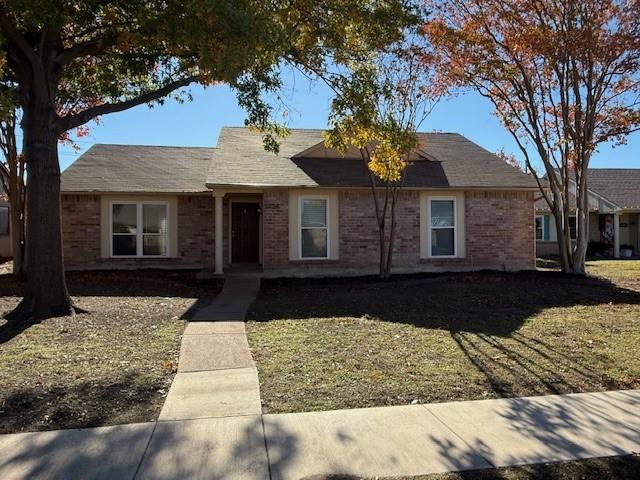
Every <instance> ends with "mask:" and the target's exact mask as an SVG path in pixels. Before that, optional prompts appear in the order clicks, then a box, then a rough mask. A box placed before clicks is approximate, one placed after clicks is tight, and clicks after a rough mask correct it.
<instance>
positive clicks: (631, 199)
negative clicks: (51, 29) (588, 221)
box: [536, 168, 640, 212]
mask: <svg viewBox="0 0 640 480" xmlns="http://www.w3.org/2000/svg"><path fill="white" fill-rule="evenodd" d="M545 181H546V180H545ZM587 184H588V191H589V209H590V210H593V211H600V212H614V211H615V210H618V209H634V210H635V209H640V168H590V169H589V174H588V177H587ZM573 185H574V182H573V181H571V183H570V190H571V191H572V192H575V189H574V188H573ZM575 208H576V199H575V196H574V195H572V196H571V197H569V209H570V210H575ZM536 210H545V211H546V210H549V206H548V205H547V203H546V201H545V200H544V198H542V197H541V198H539V199H538V200H537V201H536Z"/></svg>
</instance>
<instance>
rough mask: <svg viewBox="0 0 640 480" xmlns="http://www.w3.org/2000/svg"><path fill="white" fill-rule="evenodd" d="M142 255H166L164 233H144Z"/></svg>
mask: <svg viewBox="0 0 640 480" xmlns="http://www.w3.org/2000/svg"><path fill="white" fill-rule="evenodd" d="M142 254H143V255H166V254H167V237H165V236H164V235H144V238H143V242H142Z"/></svg>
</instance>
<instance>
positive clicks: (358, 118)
mask: <svg viewBox="0 0 640 480" xmlns="http://www.w3.org/2000/svg"><path fill="white" fill-rule="evenodd" d="M423 55H424V51H423V50H422V48H420V47H418V46H416V45H409V46H407V45H404V44H403V45H399V46H397V47H396V48H394V49H393V50H392V51H389V52H386V53H385V52H382V53H379V54H377V55H375V56H374V57H373V58H371V59H370V60H369V61H368V62H358V63H357V64H349V65H347V71H346V73H345V72H342V73H339V74H338V73H337V74H335V75H334V76H332V77H331V78H330V80H329V84H330V85H331V86H332V87H333V88H334V90H335V91H336V93H337V95H336V97H335V98H334V100H333V101H332V104H331V107H332V110H331V116H330V119H329V121H330V129H329V130H328V131H327V132H325V134H324V136H325V144H326V145H327V146H328V147H330V148H335V149H337V150H338V152H340V153H341V154H343V155H344V154H345V153H346V152H347V150H348V149H349V148H356V149H357V150H358V152H359V155H360V157H361V159H362V161H363V163H364V166H365V169H366V171H367V173H368V176H369V185H370V187H371V194H372V198H373V205H374V210H375V217H376V222H377V226H378V236H379V275H380V277H381V278H388V277H389V275H390V274H391V268H392V264H393V249H394V242H395V236H396V228H397V223H398V222H397V218H396V214H397V206H398V202H399V200H400V194H401V191H402V187H403V185H404V183H405V177H406V174H407V166H408V165H409V163H410V157H411V155H412V153H414V152H415V151H416V149H417V148H418V146H419V142H418V135H417V133H416V130H417V129H418V127H419V126H420V125H421V123H422V122H423V121H424V119H425V118H426V117H427V115H428V114H429V113H430V112H431V110H432V108H433V106H434V105H435V102H436V101H437V98H439V95H440V93H438V92H436V90H435V89H434V88H433V87H432V85H431V84H430V83H429V79H430V69H429V68H428V67H427V66H425V64H424V63H423V62H422V61H421V58H423Z"/></svg>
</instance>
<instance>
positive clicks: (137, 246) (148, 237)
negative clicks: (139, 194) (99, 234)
mask: <svg viewBox="0 0 640 480" xmlns="http://www.w3.org/2000/svg"><path fill="white" fill-rule="evenodd" d="M168 224H169V208H168V205H167V204H166V203H155V202H114V203H112V204H111V255H112V256H114V257H165V256H167V253H168V234H169V226H168Z"/></svg>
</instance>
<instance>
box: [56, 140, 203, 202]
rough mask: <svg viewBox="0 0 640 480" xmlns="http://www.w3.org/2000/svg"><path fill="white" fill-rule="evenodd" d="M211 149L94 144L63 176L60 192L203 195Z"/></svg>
mask: <svg viewBox="0 0 640 480" xmlns="http://www.w3.org/2000/svg"><path fill="white" fill-rule="evenodd" d="M214 150H215V149H214V148H204V147H158V146H145V145H105V144H96V145H93V146H92V147H91V148H90V149H89V150H87V151H86V152H85V153H84V154H83V155H81V156H80V157H79V158H78V159H77V160H76V161H75V162H74V163H73V164H72V165H71V166H70V167H69V168H67V169H66V170H65V171H64V172H63V174H62V191H63V192H87V191H95V192H163V193H180V192H205V191H207V188H206V186H205V184H204V178H205V176H206V174H207V169H208V168H209V163H210V162H211V153H212V152H213V151H214Z"/></svg>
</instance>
